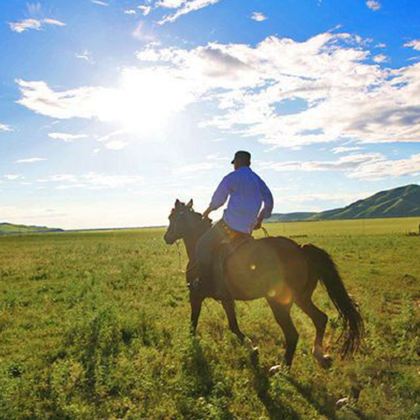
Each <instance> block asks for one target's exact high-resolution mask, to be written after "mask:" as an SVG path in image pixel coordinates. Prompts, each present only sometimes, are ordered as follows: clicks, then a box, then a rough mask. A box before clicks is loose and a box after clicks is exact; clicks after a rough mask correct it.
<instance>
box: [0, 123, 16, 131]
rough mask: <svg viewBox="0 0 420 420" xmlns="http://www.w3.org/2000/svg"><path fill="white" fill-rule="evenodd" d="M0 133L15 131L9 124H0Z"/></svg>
mask: <svg viewBox="0 0 420 420" xmlns="http://www.w3.org/2000/svg"><path fill="white" fill-rule="evenodd" d="M0 131H13V129H12V127H10V126H9V125H7V124H2V123H0Z"/></svg>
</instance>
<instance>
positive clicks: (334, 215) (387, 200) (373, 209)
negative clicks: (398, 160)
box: [270, 184, 420, 222]
mask: <svg viewBox="0 0 420 420" xmlns="http://www.w3.org/2000/svg"><path fill="white" fill-rule="evenodd" d="M413 216H420V186H419V185H415V184H412V185H406V186H404V187H398V188H393V189H391V190H386V191H381V192H378V193H376V194H374V195H372V196H371V197H368V198H366V199H364V200H358V201H356V202H354V203H352V204H349V205H348V206H346V207H343V208H339V209H333V210H326V211H322V212H319V213H311V212H301V213H287V214H279V213H275V214H273V215H272V217H271V218H270V221H273V222H275V221H292V220H337V219H369V218H383V217H413Z"/></svg>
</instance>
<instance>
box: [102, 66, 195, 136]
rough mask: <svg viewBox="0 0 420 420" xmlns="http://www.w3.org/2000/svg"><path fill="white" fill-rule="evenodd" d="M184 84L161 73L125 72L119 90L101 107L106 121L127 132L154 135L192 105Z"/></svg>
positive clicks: (183, 81)
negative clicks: (174, 116)
mask: <svg viewBox="0 0 420 420" xmlns="http://www.w3.org/2000/svg"><path fill="white" fill-rule="evenodd" d="M190 97H191V94H190V93H189V92H188V88H187V84H186V81H185V80H182V79H179V78H178V79H177V78H175V77H174V76H173V75H171V74H170V73H168V72H164V71H162V70H161V69H159V70H158V69H140V70H139V69H125V70H124V71H123V73H122V76H121V80H120V83H119V86H118V88H117V89H116V90H115V91H114V92H113V94H112V95H110V97H109V98H103V101H101V102H102V104H101V106H102V107H103V115H104V116H105V119H107V120H111V121H115V122H116V123H118V124H120V125H121V126H122V128H123V129H124V130H126V131H128V132H133V133H136V134H154V133H156V132H157V131H160V130H162V129H163V128H164V127H165V126H166V125H167V123H168V120H169V118H170V117H171V116H172V115H173V114H175V113H177V112H179V111H181V110H182V109H183V108H184V107H185V106H186V104H187V103H188V102H189V101H190Z"/></svg>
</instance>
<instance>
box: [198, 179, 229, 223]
mask: <svg viewBox="0 0 420 420" xmlns="http://www.w3.org/2000/svg"><path fill="white" fill-rule="evenodd" d="M230 192H231V177H230V176H229V175H226V176H225V177H224V178H223V179H222V182H221V183H220V184H219V186H218V187H217V189H216V191H215V192H214V194H213V197H212V199H211V201H210V205H209V206H208V208H207V209H206V211H205V212H204V213H203V218H207V217H208V216H209V214H210V213H211V212H212V211H213V210H217V209H218V208H219V207H221V206H223V204H225V203H226V200H227V198H228V196H229V194H230Z"/></svg>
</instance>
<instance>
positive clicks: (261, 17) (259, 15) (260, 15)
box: [251, 12, 267, 22]
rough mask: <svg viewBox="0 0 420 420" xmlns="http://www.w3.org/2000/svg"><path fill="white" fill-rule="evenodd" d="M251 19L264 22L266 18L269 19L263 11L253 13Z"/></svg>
mask: <svg viewBox="0 0 420 420" xmlns="http://www.w3.org/2000/svg"><path fill="white" fill-rule="evenodd" d="M251 19H252V20H255V21H257V22H263V21H264V20H267V16H265V15H264V14H263V13H261V12H253V13H252V15H251Z"/></svg>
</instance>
